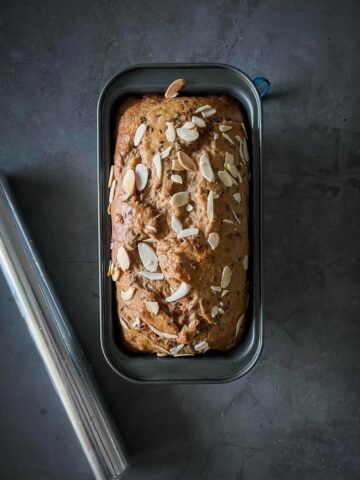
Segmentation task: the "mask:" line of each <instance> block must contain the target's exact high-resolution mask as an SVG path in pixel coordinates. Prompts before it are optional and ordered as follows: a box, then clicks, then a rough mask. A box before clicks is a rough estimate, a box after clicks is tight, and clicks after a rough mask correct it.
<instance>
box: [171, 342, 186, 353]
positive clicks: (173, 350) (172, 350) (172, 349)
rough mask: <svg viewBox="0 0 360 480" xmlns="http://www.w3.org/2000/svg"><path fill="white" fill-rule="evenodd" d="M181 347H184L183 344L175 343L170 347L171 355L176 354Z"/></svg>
mask: <svg viewBox="0 0 360 480" xmlns="http://www.w3.org/2000/svg"><path fill="white" fill-rule="evenodd" d="M183 348H184V345H183V344H182V343H179V345H176V347H173V348H170V353H171V355H176V354H177V353H179V352H180V351H181V350H182V349H183Z"/></svg>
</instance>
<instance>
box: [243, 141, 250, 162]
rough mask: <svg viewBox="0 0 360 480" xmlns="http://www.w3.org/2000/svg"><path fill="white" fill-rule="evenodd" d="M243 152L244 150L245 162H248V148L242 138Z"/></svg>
mask: <svg viewBox="0 0 360 480" xmlns="http://www.w3.org/2000/svg"><path fill="white" fill-rule="evenodd" d="M243 152H244V158H245V162H249V150H248V146H247V142H246V140H244V142H243Z"/></svg>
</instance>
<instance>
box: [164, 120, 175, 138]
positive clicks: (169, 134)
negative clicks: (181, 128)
mask: <svg viewBox="0 0 360 480" xmlns="http://www.w3.org/2000/svg"><path fill="white" fill-rule="evenodd" d="M165 137H166V140H167V141H168V142H171V143H172V142H175V138H176V133H175V128H174V124H173V122H166V130H165Z"/></svg>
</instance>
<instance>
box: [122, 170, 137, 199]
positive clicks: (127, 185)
mask: <svg viewBox="0 0 360 480" xmlns="http://www.w3.org/2000/svg"><path fill="white" fill-rule="evenodd" d="M122 187H123V190H124V192H125V193H128V194H129V195H132V194H133V193H134V192H135V172H134V170H131V169H129V170H126V172H125V175H124V178H123V182H122Z"/></svg>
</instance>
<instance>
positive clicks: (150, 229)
mask: <svg viewBox="0 0 360 480" xmlns="http://www.w3.org/2000/svg"><path fill="white" fill-rule="evenodd" d="M144 228H145V230H148V231H149V232H154V233H156V232H157V230H156V228H155V227H154V226H153V225H145V227H144Z"/></svg>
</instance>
